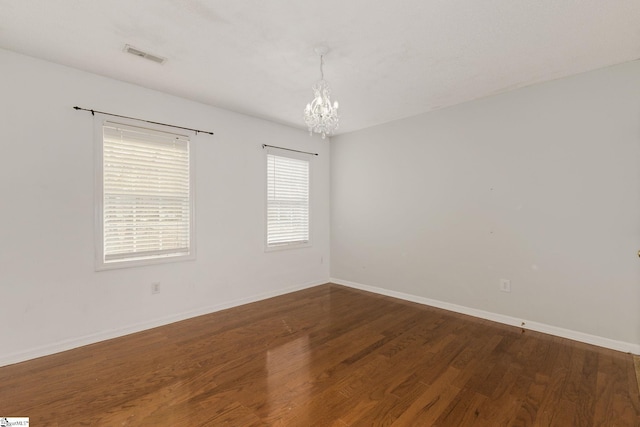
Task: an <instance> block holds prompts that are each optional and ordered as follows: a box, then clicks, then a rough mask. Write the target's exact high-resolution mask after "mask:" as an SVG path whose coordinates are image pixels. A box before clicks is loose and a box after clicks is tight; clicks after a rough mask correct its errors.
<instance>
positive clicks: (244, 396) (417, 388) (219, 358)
mask: <svg viewBox="0 0 640 427" xmlns="http://www.w3.org/2000/svg"><path fill="white" fill-rule="evenodd" d="M0 416H28V417H30V422H31V425H34V426H52V425H60V426H67V425H68V426H76V425H101V426H123V425H126V426H160V425H162V426H189V427H193V426H218V425H229V426H265V425H267V426H271V425H273V426H351V425H353V426H372V425H393V426H432V425H433V426H435V425H439V426H471V425H473V426H502V425H505V426H507V425H514V426H533V425H536V426H538V425H539V426H563V427H566V426H592V425H593V426H596V425H597V426H640V398H639V395H638V385H637V383H636V377H635V369H634V362H633V357H632V356H631V355H630V354H624V353H620V352H616V351H612V350H606V349H602V348H599V347H593V346H589V345H586V344H581V343H577V342H573V341H569V340H565V339H561V338H557V337H552V336H549V335H544V334H540V333H535V332H531V331H525V332H523V331H522V330H520V329H519V328H513V327H508V326H504V325H500V324H495V323H491V322H488V321H484V320H480V319H476V318H472V317H467V316H463V315H459V314H454V313H450V312H446V311H443V310H438V309H434V308H429V307H425V306H421V305H418V304H413V303H408V302H404V301H400V300H395V299H392V298H388V297H383V296H379V295H374V294H369V293H366V292H361V291H357V290H352V289H348V288H344V287H341V286H337V285H323V286H319V287H315V288H311V289H307V290H304V291H300V292H295V293H292V294H288V295H285V296H281V297H277V298H273V299H270V300H266V301H261V302H257V303H253V304H248V305H245V306H241V307H237V308H233V309H230V310H225V311H222V312H218V313H214V314H210V315H206V316H201V317H198V318H194V319H190V320H186V321H183V322H179V323H174V324H172V325H168V326H164V327H160V328H156V329H153V330H149V331H145V332H141V333H138V334H133V335H129V336H126V337H122V338H118V339H114V340H110V341H105V342H102V343H98V344H93V345H90V346H86V347H82V348H79V349H75V350H71V351H67V352H64V353H59V354H55V355H52V356H47V357H43V358H40V359H35V360H32V361H28V362H24V363H20V364H16V365H12V366H7V367H3V368H0Z"/></svg>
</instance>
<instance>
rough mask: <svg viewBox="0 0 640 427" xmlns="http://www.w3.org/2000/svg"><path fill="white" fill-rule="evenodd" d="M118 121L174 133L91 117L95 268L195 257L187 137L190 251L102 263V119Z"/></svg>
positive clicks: (191, 142) (192, 181) (191, 144)
mask: <svg viewBox="0 0 640 427" xmlns="http://www.w3.org/2000/svg"><path fill="white" fill-rule="evenodd" d="M107 121H111V122H117V123H122V124H124V125H129V126H136V127H143V128H147V129H151V130H155V131H161V132H169V133H174V134H175V133H176V132H175V129H173V128H171V127H169V126H162V125H155V124H154V125H151V124H146V123H141V122H139V121H136V120H129V119H124V118H120V117H118V118H117V119H111V118H110V117H108V116H106V115H103V114H99V113H95V115H94V120H93V140H94V239H93V240H94V245H95V248H94V254H95V270H96V271H104V270H114V269H121V268H131V267H140V266H146V265H154V264H166V263H169V262H181V261H192V260H195V259H196V233H195V230H196V227H195V224H196V214H195V212H196V209H195V208H196V204H195V194H196V192H195V176H196V174H195V170H196V165H195V159H196V156H195V146H196V144H194V141H195V138H194V136H190V137H189V202H190V206H189V240H190V242H189V254H186V255H176V256H166V257H155V258H147V259H137V260H126V261H120V262H107V263H105V262H104V228H103V225H104V222H103V214H104V209H103V207H104V194H103V178H104V174H103V125H104V123H105V122H107Z"/></svg>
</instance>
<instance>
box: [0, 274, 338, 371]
mask: <svg viewBox="0 0 640 427" xmlns="http://www.w3.org/2000/svg"><path fill="white" fill-rule="evenodd" d="M325 283H327V281H326V280H323V281H318V282H309V283H305V284H302V285H297V286H291V287H287V288H282V289H278V290H275V291H271V292H265V293H262V294H260V295H255V296H251V297H247V298H240V299H237V300H233V301H229V302H225V303H222V304H216V305H212V306H208V307H201V308H197V309H195V310H189V311H186V312H182V313H178V314H172V315H170V316H166V317H162V318H159V319H154V320H150V321H147V322H140V323H137V324H135V325H131V326H128V327H125V328H119V329H112V330H109V331H103V332H98V333H95V334H89V335H85V336H82V337H79V338H72V339H68V340H63V341H59V342H57V343H54V344H48V345H44V346H40V347H36V348H33V349H30V350H27V351H20V352H17V353H13V354H7V355H1V356H0V366H6V365H12V364H14V363H20V362H24V361H26V360H31V359H35V358H38V357H42V356H49V355H51V354H55V353H60V352H62V351H67V350H71V349H74V348H78V347H82V346H85V345H89V344H95V343H97V342H100V341H106V340H110V339H112V338H118V337H122V336H125V335H129V334H133V333H136V332H141V331H145V330H147V329H153V328H157V327H158V326H164V325H168V324H170V323H175V322H179V321H181V320H186V319H190V318H192V317H197V316H202V315H204V314H210V313H214V312H216V311H221V310H226V309H228V308H232V307H237V306H240V305H244V304H249V303H252V302H256V301H261V300H265V299H268V298H273V297H277V296H280V295H284V294H288V293H291V292H295V291H300V290H303V289H307V288H311V287H314V286H318V285H323V284H325Z"/></svg>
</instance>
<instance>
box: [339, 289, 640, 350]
mask: <svg viewBox="0 0 640 427" xmlns="http://www.w3.org/2000/svg"><path fill="white" fill-rule="evenodd" d="M330 280H331V283H335V284H337V285H343V286H347V287H350V288H354V289H360V290H363V291H367V292H372V293H375V294H379V295H385V296H388V297H393V298H398V299H402V300H405V301H411V302H416V303H418V304H424V305H428V306H431V307H437V308H442V309H445V310H449V311H453V312H456V313H461V314H467V315H469V316H474V317H479V318H481V319H486V320H491V321H494V322H498V323H503V324H506V325H511V326H517V327H519V328H520V327H523V328H524V329H529V330H532V331H536V332H543V333H545V334H549V335H555V336H558V337H562V338H568V339H571V340H574V341H580V342H583V343H587V344H593V345H597V346H599V347H605V348H610V349H613V350H618V351H623V352H625V353H632V354H636V355H640V344H633V343H629V342H625V341H617V340H612V339H609V338H605V337H600V336H597V335H591V334H586V333H584V332H578V331H573V330H570V329H564V328H560V327H557V326H552V325H547V324H544V323H538V322H532V321H530V320H525V319H518V318H516V317H511V316H505V315H503V314H498V313H492V312H489V311H483V310H478V309H475V308H470V307H465V306H462V305H457V304H452V303H448V302H444V301H438V300H434V299H430V298H424V297H420V296H416V295H411V294H405V293H402V292H396V291H391V290H389V289H383V288H378V287H375V286H369V285H363V284H361V283H355V282H350V281H348V280H342V279H337V278H331V279H330ZM523 322H524V326H522V325H523Z"/></svg>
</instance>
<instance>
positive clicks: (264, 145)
mask: <svg viewBox="0 0 640 427" xmlns="http://www.w3.org/2000/svg"><path fill="white" fill-rule="evenodd" d="M267 147H271V148H277V149H279V150H287V151H295V152H296V153H302V154H311V155H312V156H317V155H318V153H310V152H308V151H300V150H292V149H291V148H284V147H276V146H275V145H267V144H262V148H267Z"/></svg>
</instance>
